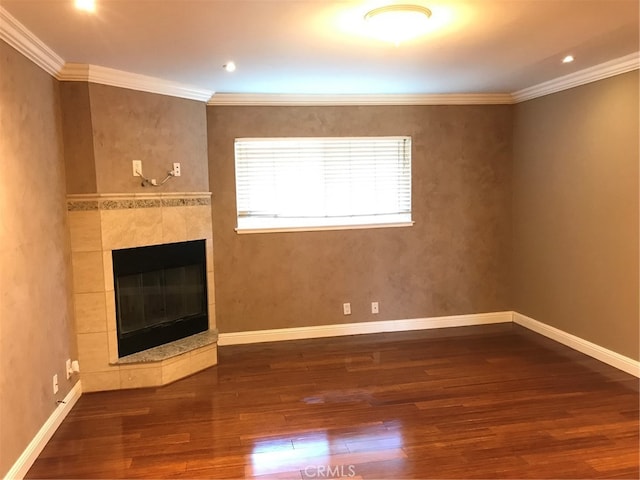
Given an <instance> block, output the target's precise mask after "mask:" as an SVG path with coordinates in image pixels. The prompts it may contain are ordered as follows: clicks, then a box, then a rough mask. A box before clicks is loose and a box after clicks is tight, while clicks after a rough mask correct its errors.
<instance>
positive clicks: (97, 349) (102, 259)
mask: <svg viewBox="0 0 640 480" xmlns="http://www.w3.org/2000/svg"><path fill="white" fill-rule="evenodd" d="M67 215H68V220H69V230H70V235H71V261H72V266H73V302H74V309H75V320H76V334H77V339H78V357H79V360H80V378H81V380H82V389H83V391H85V392H92V391H101V390H119V389H126V388H138V387H151V386H159V385H165V384H167V383H171V382H173V381H175V380H178V379H180V378H183V377H186V376H188V375H191V374H192V373H195V372H198V371H200V370H203V369H205V368H207V367H210V366H212V365H215V364H216V363H217V342H216V339H217V330H216V322H215V297H214V278H213V244H212V229H211V193H209V192H205V193H198V192H196V193H161V194H156V195H151V194H90V195H68V196H67ZM201 239H204V240H206V257H207V258H206V260H207V295H208V304H209V331H208V333H207V334H199V335H200V337H199V338H200V341H196V342H193V341H191V342H186V343H187V346H186V347H185V345H178V346H176V348H173V349H172V348H168V349H167V348H165V349H164V350H165V351H167V350H169V351H171V350H173V354H170V355H164V356H162V357H160V358H153V357H152V356H150V355H142V357H143V358H141V359H139V360H137V359H136V358H135V357H134V358H131V357H132V356H130V357H125V358H123V359H119V358H118V340H117V330H116V309H115V295H114V289H113V264H112V251H113V250H117V249H121V248H132V247H143V246H148V245H159V244H163V243H174V242H184V241H188V240H201ZM190 338H192V337H190ZM183 343H185V342H184V341H183ZM188 344H191V346H189V345H188ZM181 347H182V348H181Z"/></svg>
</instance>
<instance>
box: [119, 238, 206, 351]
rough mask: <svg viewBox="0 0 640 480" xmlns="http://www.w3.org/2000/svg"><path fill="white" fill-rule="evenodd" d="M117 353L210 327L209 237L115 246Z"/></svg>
mask: <svg viewBox="0 0 640 480" xmlns="http://www.w3.org/2000/svg"><path fill="white" fill-rule="evenodd" d="M113 278H114V292H115V300H116V321H117V323H116V327H117V335H118V356H119V357H124V356H126V355H130V354H132V353H136V352H140V351H142V350H146V349H149V348H152V347H155V346H158V345H163V344H165V343H169V342H172V341H174V340H179V339H181V338H185V337H188V336H190V335H193V334H196V333H199V332H204V331H206V330H207V329H208V326H209V319H208V311H207V267H206V247H205V240H195V241H188V242H178V243H168V244H162V245H153V246H144V247H137V248H125V249H120V250H113Z"/></svg>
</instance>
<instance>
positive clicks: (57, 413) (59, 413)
mask: <svg viewBox="0 0 640 480" xmlns="http://www.w3.org/2000/svg"><path fill="white" fill-rule="evenodd" d="M81 395H82V384H81V383H80V381H79V380H78V381H77V382H76V384H75V385H74V386H73V388H72V389H71V391H70V392H69V393H68V394H67V396H66V397H64V400H63V401H64V403H61V404H59V405H58V408H56V409H55V410H54V411H53V413H52V414H51V416H50V417H49V418H48V419H47V421H46V422H45V423H44V425H42V427H41V428H40V430H39V431H38V433H36V436H35V437H33V439H32V440H31V442H30V443H29V445H27V448H25V449H24V451H23V452H22V455H20V457H19V458H18V460H16V462H15V463H14V464H13V467H11V469H10V470H9V471H8V472H7V474H6V475H5V477H4V478H5V480H22V479H23V478H24V476H25V475H26V474H27V472H28V471H29V469H30V468H31V466H32V465H33V463H34V462H35V461H36V459H37V458H38V455H40V453H41V452H42V450H43V449H44V447H45V446H46V445H47V442H48V441H49V440H50V439H51V437H52V436H53V434H54V433H55V432H56V430H57V429H58V427H59V426H60V424H61V423H62V421H63V420H64V419H65V418H66V416H67V415H69V412H70V411H71V409H72V408H73V406H74V405H75V404H76V402H77V401H78V399H79V398H80V396H81Z"/></svg>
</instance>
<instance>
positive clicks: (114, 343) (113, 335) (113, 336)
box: [107, 330, 118, 363]
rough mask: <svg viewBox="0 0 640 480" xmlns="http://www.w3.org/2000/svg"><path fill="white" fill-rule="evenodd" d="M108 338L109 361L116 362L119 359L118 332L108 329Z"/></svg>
mask: <svg viewBox="0 0 640 480" xmlns="http://www.w3.org/2000/svg"><path fill="white" fill-rule="evenodd" d="M107 339H108V342H109V363H116V362H117V361H118V332H117V331H115V330H110V331H108V332H107Z"/></svg>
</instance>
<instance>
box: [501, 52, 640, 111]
mask: <svg viewBox="0 0 640 480" xmlns="http://www.w3.org/2000/svg"><path fill="white" fill-rule="evenodd" d="M638 68H640V52H635V53H631V54H629V55H625V56H624V57H620V58H616V59H614V60H610V61H608V62H605V63H601V64H599V65H595V66H593V67H589V68H585V69H584V70H580V71H578V72H574V73H570V74H569V75H564V76H562V77H558V78H555V79H553V80H549V81H548V82H543V83H540V84H538V85H534V86H532V87H528V88H524V89H522V90H518V91H517V92H514V93H512V94H511V95H512V96H513V99H514V101H515V103H520V102H524V101H526V100H531V99H533V98H538V97H542V96H544V95H549V94H551V93H556V92H560V91H562V90H568V89H570V88H573V87H578V86H580V85H585V84H587V83H591V82H597V81H598V80H602V79H605V78H609V77H614V76H616V75H620V74H622V73H627V72H630V71H632V70H638Z"/></svg>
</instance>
